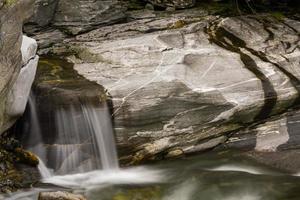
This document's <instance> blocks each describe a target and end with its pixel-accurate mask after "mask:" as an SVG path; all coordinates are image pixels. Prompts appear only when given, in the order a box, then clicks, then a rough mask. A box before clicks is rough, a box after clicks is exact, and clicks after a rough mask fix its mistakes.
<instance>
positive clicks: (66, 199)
mask: <svg viewBox="0 0 300 200" xmlns="http://www.w3.org/2000/svg"><path fill="white" fill-rule="evenodd" d="M38 200H86V198H85V197H84V196H82V195H80V194H72V193H69V192H61V191H58V192H41V193H40V194H39V197H38Z"/></svg>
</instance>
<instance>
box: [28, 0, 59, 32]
mask: <svg viewBox="0 0 300 200" xmlns="http://www.w3.org/2000/svg"><path fill="white" fill-rule="evenodd" d="M58 2H59V0H36V1H35V6H34V13H33V15H32V17H31V18H30V20H29V22H30V23H31V24H32V23H33V24H37V25H39V26H42V27H43V26H46V25H49V24H50V23H51V22H52V19H53V17H54V14H55V11H56V8H57V4H58Z"/></svg>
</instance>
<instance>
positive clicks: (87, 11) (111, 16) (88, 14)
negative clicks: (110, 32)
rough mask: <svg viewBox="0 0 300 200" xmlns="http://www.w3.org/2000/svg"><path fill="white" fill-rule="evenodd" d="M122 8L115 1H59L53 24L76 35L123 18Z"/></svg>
mask: <svg viewBox="0 0 300 200" xmlns="http://www.w3.org/2000/svg"><path fill="white" fill-rule="evenodd" d="M125 10H126V7H124V6H122V5H121V4H120V2H118V1H116V0H108V1H102V0H101V1H93V0H75V1H74V0H64V1H59V3H58V6H57V9H56V12H55V16H54V20H53V24H54V25H55V26H58V27H61V28H63V29H65V30H66V31H68V32H69V33H70V34H78V33H80V32H85V31H88V30H91V29H93V27H94V26H99V25H109V24H113V23H115V22H118V21H120V20H122V19H124V18H125V14H124V11H125Z"/></svg>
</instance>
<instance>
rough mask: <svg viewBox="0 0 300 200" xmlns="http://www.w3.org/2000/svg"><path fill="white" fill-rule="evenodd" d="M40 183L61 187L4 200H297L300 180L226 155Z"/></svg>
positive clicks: (208, 154) (199, 156)
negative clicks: (51, 194)
mask: <svg viewBox="0 0 300 200" xmlns="http://www.w3.org/2000/svg"><path fill="white" fill-rule="evenodd" d="M43 182H44V183H51V184H55V185H57V186H59V187H61V188H60V189H58V188H53V187H50V186H48V187H47V186H43V187H42V188H33V189H31V190H27V191H20V192H18V193H14V194H11V195H10V196H5V197H4V196H3V197H2V198H4V199H7V200H31V199H32V200H33V199H34V200H35V199H37V195H38V193H39V192H40V191H41V190H50V191H57V190H63V188H64V189H65V190H69V191H72V192H75V193H81V194H83V195H85V196H86V197H87V199H88V200H202V199H203V200H220V199H222V200H296V199H300V177H298V176H296V175H292V174H288V173H285V172H282V171H279V170H276V169H272V168H270V167H267V166H264V165H261V164H258V163H256V162H254V161H253V160H250V159H248V158H246V157H245V156H243V155H242V154H240V153H238V152H229V151H228V152H219V153H206V154H201V155H198V156H193V157H187V158H182V159H177V160H169V161H162V162H157V163H155V164H151V165H147V166H139V167H131V168H123V169H121V170H113V171H109V170H106V171H92V172H88V173H82V174H73V175H66V176H54V177H51V178H49V179H46V180H43ZM0 199H1V197H0Z"/></svg>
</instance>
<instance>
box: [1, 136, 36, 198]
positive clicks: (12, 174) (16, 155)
mask: <svg viewBox="0 0 300 200" xmlns="http://www.w3.org/2000/svg"><path fill="white" fill-rule="evenodd" d="M28 164H29V165H28ZM37 164H38V159H37V157H36V156H35V155H34V154H32V153H30V152H28V151H25V150H23V149H22V148H21V147H20V144H19V142H18V141H16V140H14V139H12V138H8V137H3V136H1V137H0V193H9V192H14V191H16V190H17V189H19V188H24V187H28V185H27V183H26V179H27V178H26V177H27V176H28V174H27V173H26V172H25V171H24V170H23V168H22V169H19V168H18V167H19V166H21V165H27V166H34V167H35V166H36V165H37Z"/></svg>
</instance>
